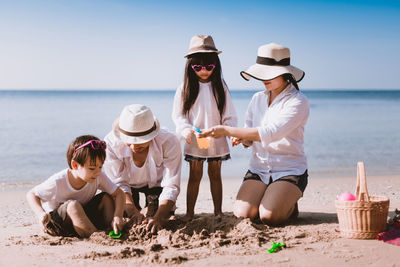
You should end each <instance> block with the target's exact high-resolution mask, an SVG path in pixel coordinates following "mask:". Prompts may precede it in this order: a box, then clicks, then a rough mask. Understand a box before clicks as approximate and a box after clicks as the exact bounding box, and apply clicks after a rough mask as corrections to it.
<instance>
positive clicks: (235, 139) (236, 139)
mask: <svg viewBox="0 0 400 267" xmlns="http://www.w3.org/2000/svg"><path fill="white" fill-rule="evenodd" d="M230 140H231V144H232V146H237V145H238V144H240V143H242V139H239V138H237V137H233V136H231V138H230Z"/></svg>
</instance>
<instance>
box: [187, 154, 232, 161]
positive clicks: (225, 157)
mask: <svg viewBox="0 0 400 267" xmlns="http://www.w3.org/2000/svg"><path fill="white" fill-rule="evenodd" d="M228 159H231V155H230V154H227V155H225V156H221V157H214V158H202V157H195V156H191V155H188V154H185V160H186V161H188V162H189V161H205V160H207V162H212V161H224V160H228Z"/></svg>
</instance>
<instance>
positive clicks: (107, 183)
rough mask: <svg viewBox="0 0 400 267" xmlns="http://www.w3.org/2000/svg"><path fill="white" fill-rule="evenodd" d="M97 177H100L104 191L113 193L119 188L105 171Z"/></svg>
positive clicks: (101, 188) (100, 186)
mask: <svg viewBox="0 0 400 267" xmlns="http://www.w3.org/2000/svg"><path fill="white" fill-rule="evenodd" d="M97 179H99V189H100V190H101V191H103V192H106V193H108V194H110V195H112V194H113V193H114V192H115V190H117V188H118V186H117V185H116V184H114V183H113V182H112V181H111V180H110V178H108V177H107V175H106V174H105V173H104V172H102V173H101V174H100V175H99V177H98V178H97Z"/></svg>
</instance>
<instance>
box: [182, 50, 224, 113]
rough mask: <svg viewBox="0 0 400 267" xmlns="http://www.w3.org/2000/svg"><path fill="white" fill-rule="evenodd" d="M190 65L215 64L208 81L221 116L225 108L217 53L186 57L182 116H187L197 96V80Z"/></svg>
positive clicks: (196, 54)
mask: <svg viewBox="0 0 400 267" xmlns="http://www.w3.org/2000/svg"><path fill="white" fill-rule="evenodd" d="M192 64H193V65H198V64H201V65H208V64H215V69H214V71H213V73H212V74H211V76H210V80H211V85H212V89H213V94H214V98H215V101H216V102H217V106H218V110H219V114H220V115H221V116H222V113H223V112H224V108H225V92H224V86H223V84H222V83H223V81H222V78H221V62H220V61H219V58H218V55H217V53H195V54H192V55H189V56H188V59H187V61H186V66H185V76H184V81H183V90H182V102H183V103H182V114H183V115H188V114H189V111H190V108H191V107H192V106H193V104H194V102H195V101H196V99H197V96H198V95H199V78H198V77H197V75H196V73H195V72H194V70H193V69H192V66H191V65H192Z"/></svg>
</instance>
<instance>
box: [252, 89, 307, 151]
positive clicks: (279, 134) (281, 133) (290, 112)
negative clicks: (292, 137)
mask: <svg viewBox="0 0 400 267" xmlns="http://www.w3.org/2000/svg"><path fill="white" fill-rule="evenodd" d="M308 115H309V105H308V101H307V99H306V98H304V97H296V98H292V99H290V100H289V101H287V102H286V104H285V106H284V108H283V109H281V111H280V112H279V114H276V115H275V116H273V117H272V118H270V119H269V120H268V123H267V124H265V125H261V126H259V127H257V130H258V133H259V135H260V139H261V143H262V146H263V147H267V146H268V145H269V144H270V143H271V142H274V141H277V140H280V139H282V138H284V137H285V136H287V135H288V134H289V133H290V132H291V131H293V130H294V129H295V128H297V127H299V126H300V125H304V124H305V121H306V120H307V118H308Z"/></svg>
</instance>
